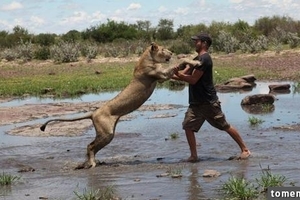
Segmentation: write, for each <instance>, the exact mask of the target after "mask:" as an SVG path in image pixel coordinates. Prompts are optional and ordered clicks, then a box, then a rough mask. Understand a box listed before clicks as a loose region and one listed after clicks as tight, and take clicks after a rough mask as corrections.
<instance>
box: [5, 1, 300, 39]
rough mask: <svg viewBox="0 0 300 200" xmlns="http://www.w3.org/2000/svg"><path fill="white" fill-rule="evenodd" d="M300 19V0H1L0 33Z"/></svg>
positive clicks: (175, 26) (64, 31) (63, 31)
mask: <svg viewBox="0 0 300 200" xmlns="http://www.w3.org/2000/svg"><path fill="white" fill-rule="evenodd" d="M274 15H277V16H287V17H291V18H292V19H294V20H300V0H0V31H3V30H4V31H9V32H12V30H13V28H14V27H15V26H21V27H23V28H25V29H27V30H28V32H29V33H33V34H39V33H56V34H63V33H67V32H68V31H70V30H78V31H83V30H85V29H87V28H90V27H92V26H96V25H99V24H102V23H107V20H108V19H109V20H114V21H117V22H125V23H128V24H135V23H136V22H137V21H150V22H151V25H152V27H156V26H157V25H158V23H159V20H160V19H168V20H173V24H174V28H175V29H177V28H178V27H180V25H196V24H199V23H204V24H206V25H209V24H211V22H213V21H215V22H228V23H235V22H237V21H238V20H242V21H246V22H248V23H249V24H250V25H253V24H254V22H255V20H257V19H259V18H261V17H272V16H274Z"/></svg>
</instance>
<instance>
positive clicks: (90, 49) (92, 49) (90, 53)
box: [80, 44, 98, 60]
mask: <svg viewBox="0 0 300 200" xmlns="http://www.w3.org/2000/svg"><path fill="white" fill-rule="evenodd" d="M80 52H81V55H82V56H84V57H86V58H87V59H89V60H90V59H95V58H96V56H97V55H98V47H97V45H92V44H85V45H82V46H81V48H80Z"/></svg>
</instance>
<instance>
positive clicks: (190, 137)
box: [185, 129, 198, 162]
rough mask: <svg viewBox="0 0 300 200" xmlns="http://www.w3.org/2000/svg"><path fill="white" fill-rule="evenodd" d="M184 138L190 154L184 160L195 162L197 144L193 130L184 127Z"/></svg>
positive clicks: (196, 159)
mask: <svg viewBox="0 0 300 200" xmlns="http://www.w3.org/2000/svg"><path fill="white" fill-rule="evenodd" d="M185 135H186V139H187V141H188V144H189V147H190V152H191V156H190V157H189V158H188V159H187V160H186V161H187V162H197V161H198V155H197V145H196V137H195V133H194V131H192V130H190V129H185Z"/></svg>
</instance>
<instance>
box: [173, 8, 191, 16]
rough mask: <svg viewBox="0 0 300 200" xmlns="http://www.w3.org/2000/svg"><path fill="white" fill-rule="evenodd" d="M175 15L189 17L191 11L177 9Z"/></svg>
mask: <svg viewBox="0 0 300 200" xmlns="http://www.w3.org/2000/svg"><path fill="white" fill-rule="evenodd" d="M175 13H176V14H178V15H187V14H188V13H189V9H188V8H177V9H176V10H175Z"/></svg>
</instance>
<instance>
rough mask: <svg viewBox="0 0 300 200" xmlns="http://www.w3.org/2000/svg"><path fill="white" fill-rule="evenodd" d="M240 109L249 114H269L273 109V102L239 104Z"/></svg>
mask: <svg viewBox="0 0 300 200" xmlns="http://www.w3.org/2000/svg"><path fill="white" fill-rule="evenodd" d="M241 107H242V109H243V110H244V111H245V112H246V113H249V114H270V113H273V112H274V111H275V106H274V105H273V104H253V105H241Z"/></svg>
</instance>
